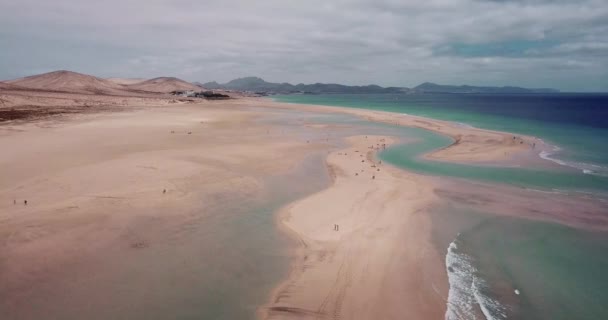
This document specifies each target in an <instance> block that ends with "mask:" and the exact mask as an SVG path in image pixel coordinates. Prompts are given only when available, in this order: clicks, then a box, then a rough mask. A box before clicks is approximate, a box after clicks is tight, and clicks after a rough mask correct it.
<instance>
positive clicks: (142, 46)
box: [0, 0, 608, 91]
mask: <svg viewBox="0 0 608 320" xmlns="http://www.w3.org/2000/svg"><path fill="white" fill-rule="evenodd" d="M57 69H67V70H72V71H77V72H82V73H87V74H93V75H97V76H101V77H143V78H150V77H157V76H176V77H180V78H183V79H185V80H189V81H201V82H207V81H211V80H217V81H218V82H226V81H228V80H231V79H233V78H237V77H242V76H259V77H262V78H264V79H265V80H267V81H273V82H283V81H286V82H292V83H300V82H303V83H313V82H336V83H345V84H371V83H374V84H379V85H384V86H408V87H409V86H415V85H417V84H419V83H422V82H425V81H430V82H437V83H442V84H464V83H466V84H473V85H519V86H527V87H553V88H558V89H561V90H565V91H608V0H581V1H561V0H554V1H550V0H530V1H525V0H514V1H508V0H502V1H501V0H494V1H489V0H487V1H480V0H478V1H473V0H449V1H448V0H423V1H408V0H353V1H342V0H339V1H331V0H307V1H288V0H260V1H251V0H247V1H245V0H215V1H205V0H172V1H169V0H101V1H99V0H95V1H90V0H0V79H5V80H6V79H11V78H17V77H21V76H26V75H32V74H38V73H43V72H48V71H53V70H57Z"/></svg>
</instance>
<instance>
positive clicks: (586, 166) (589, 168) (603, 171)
mask: <svg viewBox="0 0 608 320" xmlns="http://www.w3.org/2000/svg"><path fill="white" fill-rule="evenodd" d="M561 150H562V149H561V148H560V147H558V146H552V148H551V150H549V151H547V150H543V151H541V152H540V154H539V156H540V157H541V158H543V159H545V160H548V161H551V162H554V163H557V164H559V165H562V166H565V167H570V168H574V169H578V170H581V171H582V172H583V173H584V174H592V175H597V176H608V168H604V167H602V166H599V165H596V164H590V163H584V162H577V161H565V160H561V159H558V158H555V157H553V155H555V154H556V153H559V152H560V151H561Z"/></svg>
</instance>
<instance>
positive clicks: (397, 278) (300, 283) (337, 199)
mask: <svg viewBox="0 0 608 320" xmlns="http://www.w3.org/2000/svg"><path fill="white" fill-rule="evenodd" d="M389 139H390V140H389ZM347 140H348V142H349V147H347V148H345V149H341V150H337V151H333V152H331V153H330V154H329V155H328V157H327V162H326V168H327V169H328V172H329V174H330V176H331V177H332V183H331V185H330V186H329V187H328V188H326V189H324V190H321V191H319V192H318V193H315V194H313V195H310V196H308V197H306V198H303V199H300V200H298V201H296V202H293V203H291V204H289V205H288V206H286V207H284V208H283V209H281V210H280V211H279V212H278V213H277V214H276V216H275V217H276V221H277V226H278V227H279V229H280V230H281V231H282V232H285V233H286V234H287V235H288V236H289V237H290V238H291V239H292V240H293V241H294V245H295V248H294V249H293V252H294V253H293V254H294V257H293V263H292V265H291V268H290V271H289V272H288V277H287V278H286V279H285V280H284V281H283V282H281V283H280V284H279V285H278V286H277V287H276V288H275V289H274V290H273V291H272V293H271V298H270V300H269V303H268V304H266V305H264V306H262V307H261V308H260V310H259V311H258V316H259V317H260V318H263V319H286V318H292V317H298V318H337V317H344V318H347V319H358V318H360V319H369V318H370V317H371V318H387V317H388V318H390V317H392V316H393V315H396V314H403V313H409V314H412V315H417V316H418V317H419V318H425V319H426V318H437V317H441V316H443V314H445V308H446V305H445V299H446V298H447V287H446V284H447V278H446V276H445V269H444V266H443V263H441V259H442V258H443V255H442V254H441V253H439V252H437V251H436V250H435V248H434V246H433V245H432V240H431V237H430V236H431V232H430V230H431V229H430V228H431V225H430V216H428V215H427V214H425V210H426V208H427V207H428V206H430V205H431V204H432V202H433V201H434V199H435V197H434V194H433V192H432V188H433V187H432V185H431V184H430V183H429V182H428V179H426V178H425V177H423V176H419V175H417V174H414V173H409V172H406V171H403V170H400V169H397V168H394V167H392V166H390V165H384V164H379V162H378V161H376V160H375V157H374V156H375V153H376V152H375V150H366V151H364V152H365V155H364V156H362V155H363V152H362V150H365V149H366V147H367V146H368V145H369V142H370V140H373V141H377V140H383V141H387V142H392V141H393V140H392V139H391V138H389V137H385V136H367V137H365V136H355V137H350V138H347ZM356 151H359V152H356ZM360 160H361V161H360ZM370 164H371V166H370ZM371 167H373V168H371ZM359 170H363V171H362V172H360V171H359ZM371 170H374V171H371ZM377 170H380V171H377ZM354 171H358V172H354ZM353 172H354V173H353ZM370 175H371V177H370ZM372 177H373V178H372ZM397 195H398V196H397ZM328 199H332V200H331V204H330V203H329V201H328ZM406 199H407V200H406ZM355 202H356V203H357V208H355V207H351V206H352V205H353V204H354V203H355ZM387 202H388V203H387ZM325 206H328V207H330V208H331V209H327V208H326V207H325ZM376 207H379V209H373V208H376ZM359 209H361V210H359ZM329 220H332V221H333V220H335V221H336V222H338V223H336V224H338V226H339V231H335V230H333V231H332V230H331V223H330V222H329ZM325 225H327V226H325ZM324 227H326V229H327V230H322V229H325V228H324ZM380 230H381V231H380ZM404 234H405V235H408V236H406V238H407V239H409V241H406V242H407V245H405V246H403V245H402V243H401V241H400V240H402V237H403V236H404ZM353 251H356V252H358V253H359V254H352V252H353ZM403 268H405V270H409V272H405V273H404V272H401V270H402V269H403ZM374 270H375V271H374ZM379 270H392V271H390V272H381V271H379ZM413 274H416V275H417V276H413ZM334 277H335V278H334ZM444 278H445V279H444ZM428 284H430V286H429V285H428ZM370 292H375V293H374V295H373V296H370ZM396 292H398V293H399V294H395V295H396V296H399V298H400V299H403V300H405V301H412V302H410V303H403V302H402V303H395V301H392V299H394V298H392V297H391V296H392V295H393V294H394V293H396ZM408 296H409V297H410V298H407V297H408ZM422 296H424V298H422ZM421 298H422V300H420V299H421ZM371 300H375V301H373V302H370V301H371ZM413 301H416V303H413ZM362 305H365V306H362ZM355 310H356V311H355Z"/></svg>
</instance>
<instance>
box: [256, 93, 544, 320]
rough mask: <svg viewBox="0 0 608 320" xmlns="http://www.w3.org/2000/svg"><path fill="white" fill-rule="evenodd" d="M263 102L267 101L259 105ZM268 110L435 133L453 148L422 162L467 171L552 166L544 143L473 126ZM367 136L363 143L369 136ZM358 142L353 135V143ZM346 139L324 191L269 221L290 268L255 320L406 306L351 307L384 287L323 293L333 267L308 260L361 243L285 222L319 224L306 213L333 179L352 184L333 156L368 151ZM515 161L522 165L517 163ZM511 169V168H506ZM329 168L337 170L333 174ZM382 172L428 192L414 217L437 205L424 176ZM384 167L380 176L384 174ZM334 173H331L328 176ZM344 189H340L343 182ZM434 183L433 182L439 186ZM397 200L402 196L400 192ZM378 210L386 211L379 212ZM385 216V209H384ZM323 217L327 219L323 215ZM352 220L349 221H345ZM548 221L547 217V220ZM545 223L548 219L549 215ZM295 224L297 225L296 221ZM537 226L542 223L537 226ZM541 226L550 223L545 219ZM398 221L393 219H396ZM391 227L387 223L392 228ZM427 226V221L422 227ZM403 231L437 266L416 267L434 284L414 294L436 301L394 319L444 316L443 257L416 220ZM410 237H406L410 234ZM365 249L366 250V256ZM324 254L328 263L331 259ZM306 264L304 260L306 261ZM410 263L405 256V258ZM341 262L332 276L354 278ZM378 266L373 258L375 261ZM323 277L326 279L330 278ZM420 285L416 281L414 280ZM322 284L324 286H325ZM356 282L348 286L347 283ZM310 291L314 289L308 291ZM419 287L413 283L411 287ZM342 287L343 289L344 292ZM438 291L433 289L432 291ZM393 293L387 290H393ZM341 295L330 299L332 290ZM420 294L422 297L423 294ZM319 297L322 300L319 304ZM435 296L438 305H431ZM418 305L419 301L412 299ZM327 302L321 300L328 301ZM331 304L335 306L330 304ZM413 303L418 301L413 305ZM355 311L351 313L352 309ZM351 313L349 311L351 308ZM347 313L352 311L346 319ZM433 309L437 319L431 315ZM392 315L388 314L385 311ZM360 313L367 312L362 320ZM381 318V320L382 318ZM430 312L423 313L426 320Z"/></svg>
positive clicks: (349, 201) (378, 114)
mask: <svg viewBox="0 0 608 320" xmlns="http://www.w3.org/2000/svg"><path fill="white" fill-rule="evenodd" d="M264 100H267V99H264ZM266 106H268V107H279V108H293V109H297V110H302V109H303V110H308V111H321V112H331V113H342V114H351V115H355V116H358V117H360V118H363V119H367V120H369V121H374V122H385V123H395V124H396V125H401V126H410V127H417V128H421V129H426V130H430V131H433V132H435V133H437V134H441V135H445V136H448V137H450V138H451V139H452V140H453V142H452V143H451V144H450V145H448V146H446V147H443V148H441V149H438V150H434V151H431V152H430V153H427V154H425V155H424V156H423V158H424V159H425V160H430V161H447V162H453V163H466V164H471V163H472V164H475V165H488V164H490V165H500V166H509V165H511V166H515V165H520V163H523V164H524V165H528V164H531V163H532V164H534V163H539V162H542V164H543V165H549V166H551V165H555V164H554V163H552V162H550V161H548V160H546V159H544V158H541V157H540V154H541V152H543V150H545V149H546V148H548V147H549V145H548V144H546V143H544V141H542V140H541V139H539V138H536V137H528V136H517V135H514V134H512V133H508V132H498V131H492V130H485V129H479V128H473V127H466V126H462V125H461V124H458V123H452V122H449V121H443V120H436V119H430V118H422V117H417V116H411V115H402V114H395V113H392V112H384V111H375V110H360V109H351V108H345V107H333V106H318V105H302V104H287V105H286V104H285V103H282V102H276V101H271V103H268V104H266ZM395 115H399V118H398V119H396V121H395V120H394V119H389V118H391V117H394V116H395ZM370 137H371V136H370ZM358 138H359V139H361V136H359V137H358ZM381 138H382V139H389V138H388V137H381ZM353 139H357V137H351V138H349V139H347V140H349V142H350V147H349V148H346V149H342V150H339V151H334V152H332V153H330V154H329V155H328V156H327V162H326V167H327V170H328V171H330V172H333V173H334V174H332V184H331V186H329V187H328V188H327V189H324V190H322V191H319V192H318V193H316V194H313V195H310V196H308V197H306V198H303V199H300V200H298V201H295V202H293V203H291V204H289V205H288V206H286V207H285V208H283V209H281V210H280V211H279V212H278V213H277V214H276V222H277V226H278V228H279V230H281V231H282V232H284V233H285V234H287V235H288V236H289V237H290V238H292V239H293V241H294V243H293V244H292V245H293V246H294V249H293V255H294V257H293V258H292V259H293V263H292V265H291V268H290V271H289V272H288V276H287V278H286V279H284V280H283V281H282V282H280V283H279V284H278V285H277V286H276V287H275V289H274V290H273V291H272V292H271V295H270V299H269V300H268V301H269V302H268V303H267V304H265V305H263V306H261V307H260V310H258V317H259V318H262V319H291V318H315V319H317V318H322V319H324V318H339V317H342V316H343V314H344V313H348V316H345V318H349V319H357V318H361V319H366V318H370V317H372V318H390V314H389V313H390V311H387V310H391V308H393V309H394V308H397V309H398V308H401V307H403V306H404V305H406V304H407V303H404V302H403V301H400V302H392V303H391V302H388V301H383V302H377V304H376V306H381V307H373V306H371V307H370V306H369V303H367V305H368V306H367V307H365V308H364V307H360V306H359V304H361V303H364V301H365V299H363V298H362V296H367V298H369V299H373V298H375V295H376V294H377V292H378V291H381V290H385V289H384V288H377V289H376V293H375V294H373V295H372V294H371V293H366V292H361V291H357V289H356V288H352V287H356V284H353V283H351V282H347V283H346V285H343V287H342V289H335V288H334V287H332V288H328V287H327V286H326V285H325V286H324V284H323V283H322V281H321V280H322V279H323V278H324V277H327V273H329V274H335V275H336V276H339V275H340V272H337V273H336V266H335V265H334V266H333V267H332V265H331V264H328V263H325V262H324V260H323V259H319V258H317V260H315V259H314V257H315V256H318V255H319V254H318V252H319V251H323V252H324V251H330V252H332V254H333V255H338V256H340V254H339V252H340V251H339V248H340V246H341V245H344V244H343V243H342V242H344V241H355V242H356V241H364V240H361V239H347V240H342V239H332V238H328V239H325V238H324V237H325V236H319V234H318V233H319V232H318V231H315V230H314V229H311V228H310V224H311V223H312V222H310V221H308V222H306V221H305V220H303V221H304V222H302V221H300V222H291V220H292V219H293V216H294V215H295V216H296V217H298V216H300V217H302V216H306V217H307V219H315V217H316V218H317V219H318V220H319V221H325V220H326V217H325V216H319V213H318V212H319V211H323V210H324V208H320V207H314V205H313V203H319V202H322V199H324V198H327V195H328V194H332V193H335V192H337V190H339V189H340V188H341V187H340V186H339V185H340V182H339V180H341V179H342V180H343V181H350V183H353V182H354V180H353V179H354V178H356V177H346V176H344V171H345V170H344V165H345V164H344V163H335V162H334V161H335V159H333V160H332V158H335V157H336V155H340V154H341V153H344V152H345V150H350V151H351V152H352V150H353V148H357V147H358V148H362V147H367V146H368V144H363V145H362V144H360V143H359V144H357V142H353V141H352V140H353ZM387 142H388V143H389V145H393V144H394V143H399V142H398V141H397V139H393V138H390V142H389V141H387ZM533 143H534V144H536V148H532V144H533ZM376 155H377V152H376V151H375V150H372V151H368V152H367V156H366V159H367V160H368V161H374V160H377V159H376ZM530 155H533V156H534V159H533V160H531V159H530ZM522 157H523V158H524V160H523V162H517V161H521V159H522ZM526 157H527V158H526ZM514 162H515V164H514ZM335 167H337V170H336V169H335ZM383 167H384V168H385V169H384V170H385V173H387V172H388V173H390V175H391V176H392V178H393V179H398V178H401V179H406V180H407V179H412V177H416V178H415V179H417V181H419V183H420V184H425V185H426V186H427V187H428V189H426V190H427V192H426V197H427V198H425V199H426V200H425V201H426V202H425V205H426V206H423V207H425V208H424V209H419V210H417V211H416V210H414V212H417V213H420V214H419V215H421V216H427V218H428V219H430V212H429V211H428V208H429V207H430V206H431V205H432V204H433V203H437V202H436V201H437V200H438V198H437V195H436V194H435V193H434V191H433V190H434V188H435V187H436V184H437V183H440V182H438V181H437V180H436V179H432V178H430V177H428V176H425V175H420V174H417V173H415V172H410V171H408V170H405V169H402V168H397V167H394V166H392V165H390V164H387V165H385V166H384V165H383ZM386 168H388V170H386ZM335 172H338V173H339V174H338V175H336V174H335ZM344 183H347V184H348V182H344ZM440 184H441V183H440ZM400 194H401V195H402V196H404V195H406V194H407V193H404V192H401V193H400ZM331 201H332V202H342V206H343V207H342V208H341V209H344V207H350V208H351V209H350V210H353V211H355V210H356V209H357V208H358V207H359V206H360V205H361V203H365V200H361V198H357V197H356V196H355V195H352V194H351V195H350V196H349V197H346V198H339V199H338V198H336V197H331ZM302 206H304V207H306V206H309V207H310V208H308V209H302ZM385 207H389V206H384V205H383V209H384V208H385ZM332 208H333V210H338V211H339V210H340V208H335V206H334V205H332ZM389 210H390V209H389ZM326 213H327V212H326ZM352 215H356V214H354V213H353V214H352ZM547 216H549V215H547ZM549 217H550V216H549ZM300 220H302V219H300ZM540 220H544V219H540ZM548 220H549V221H550V220H551V219H548ZM397 221H398V220H397ZM393 222H395V221H393ZM428 223H429V224H430V223H431V222H430V220H429V222H428ZM409 224H410V226H409V227H410V228H414V229H415V230H416V231H417V232H419V238H418V239H417V242H416V241H413V242H412V243H415V245H417V246H418V247H422V248H426V249H425V250H428V251H429V252H433V254H434V255H435V256H436V257H439V258H438V259H435V261H434V262H433V263H429V261H428V260H425V262H426V265H425V266H424V268H425V269H426V270H433V271H431V272H433V273H434V276H433V277H431V279H434V280H435V281H439V282H440V283H436V282H433V281H432V280H431V281H427V282H426V283H424V284H425V285H426V286H425V287H421V286H417V287H416V289H417V290H418V291H420V290H431V289H432V291H433V292H434V294H435V295H437V296H436V297H434V298H433V294H430V295H429V297H430V298H428V299H426V300H425V299H423V300H424V301H425V302H426V303H429V301H433V302H430V303H431V304H433V306H434V307H433V308H434V311H429V309H426V310H422V309H416V306H408V307H407V308H404V309H403V310H401V311H399V312H396V313H395V314H405V313H407V314H409V315H412V316H414V317H415V318H421V319H427V318H443V317H445V313H446V308H447V305H446V301H447V299H448V289H449V283H448V280H447V270H446V269H445V268H446V267H445V263H444V262H445V257H444V253H443V252H440V251H439V250H440V249H441V248H437V247H435V246H433V245H429V243H431V242H432V240H430V239H431V238H432V234H431V230H432V229H431V228H429V229H425V228H424V223H422V222H420V221H418V222H416V223H412V222H410V223H409ZM410 231H411V230H410ZM400 240H403V239H394V241H400ZM368 249H370V250H368ZM373 251H374V250H371V248H367V249H366V250H363V251H362V252H361V253H362V254H367V253H370V252H373ZM336 252H338V253H336ZM333 255H332V257H333ZM311 257H312V258H311ZM411 257H412V255H411V253H410V258H411ZM343 259H345V260H343V261H344V264H343V265H341V266H340V268H339V269H338V270H342V268H343V266H349V265H351V267H350V269H353V270H354V271H352V272H353V273H356V270H357V267H358V266H359V264H358V262H357V261H358V258H357V257H352V258H350V260H348V259H347V258H343ZM380 260H381V259H380ZM409 261H410V264H411V265H410V266H409V267H414V268H416V267H420V266H421V265H423V263H421V262H419V260H418V259H411V260H409ZM387 268H390V267H387V266H386V265H385V266H384V267H383V268H380V269H376V270H383V269H384V270H386V269H387ZM315 269H322V270H325V271H323V272H317V274H316V275H315V272H314V271H310V270H315ZM395 275H396V274H391V275H389V276H395ZM413 277H415V276H411V275H410V277H409V279H402V281H403V282H404V283H407V282H408V281H412V278H413ZM330 278H331V277H330ZM422 278H424V277H422ZM336 279H337V280H336V283H338V284H339V283H340V282H344V281H342V280H340V278H339V277H338V278H336ZM328 281H329V280H328ZM353 281H354V282H357V281H356V280H353ZM310 284H314V285H313V286H312V287H307V285H309V286H310ZM418 284H419V285H420V284H421V283H418ZM344 288H347V289H344ZM438 288H439V289H438ZM393 289H394V288H393ZM336 290H337V291H338V292H341V293H340V294H339V295H337V297H338V298H336V294H335V293H334V291H336ZM427 293H428V292H427ZM408 295H411V293H407V292H404V293H403V294H402V295H401V296H402V297H404V298H403V300H404V301H408V300H412V299H415V298H412V297H409V296H408ZM320 297H325V298H324V300H319V298H320ZM437 297H439V298H440V299H438V300H434V299H436V298H437ZM418 298H420V293H419V296H418ZM328 299H329V300H328ZM331 299H335V300H334V301H333V302H332V300H331ZM419 302H420V301H419ZM358 306H359V307H358ZM353 308H355V309H353ZM353 310H356V311H355V312H353ZM437 310H440V311H441V312H437ZM393 311H394V310H393ZM365 312H368V313H367V314H366V313H365ZM386 312H389V313H386ZM429 312H430V313H429Z"/></svg>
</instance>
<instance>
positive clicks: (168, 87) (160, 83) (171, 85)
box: [127, 77, 201, 93]
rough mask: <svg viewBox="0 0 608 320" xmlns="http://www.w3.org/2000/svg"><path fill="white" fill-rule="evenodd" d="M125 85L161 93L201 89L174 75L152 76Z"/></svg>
mask: <svg viewBox="0 0 608 320" xmlns="http://www.w3.org/2000/svg"><path fill="white" fill-rule="evenodd" d="M127 87H128V88H129V89H132V90H141V91H149V92H161V93H168V92H171V91H176V90H195V91H200V90H201V87H198V86H195V85H193V84H192V83H190V82H186V81H184V80H181V79H178V78H174V77H160V78H154V79H150V80H146V81H143V82H139V83H136V84H132V85H128V86H127Z"/></svg>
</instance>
